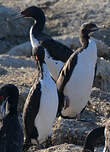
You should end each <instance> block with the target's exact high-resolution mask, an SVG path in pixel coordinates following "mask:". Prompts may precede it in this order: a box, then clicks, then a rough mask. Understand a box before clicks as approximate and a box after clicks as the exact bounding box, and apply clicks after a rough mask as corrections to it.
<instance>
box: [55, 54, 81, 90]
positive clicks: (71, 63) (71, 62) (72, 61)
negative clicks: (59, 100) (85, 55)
mask: <svg viewBox="0 0 110 152" xmlns="http://www.w3.org/2000/svg"><path fill="white" fill-rule="evenodd" d="M77 55H78V54H77V53H73V54H72V55H71V56H70V57H69V59H68V60H67V62H66V63H65V64H64V66H63V68H62V69H61V71H60V74H59V76H58V79H57V81H56V84H57V88H58V91H59V92H63V90H64V87H65V85H66V83H67V82H68V80H69V79H70V77H71V74H72V72H73V70H74V67H75V65H76V64H77Z"/></svg>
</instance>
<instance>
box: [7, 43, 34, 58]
mask: <svg viewBox="0 0 110 152" xmlns="http://www.w3.org/2000/svg"><path fill="white" fill-rule="evenodd" d="M31 49H32V47H31V43H30V42H29V41H28V42H26V43H23V44H20V45H17V46H15V47H14V48H12V49H11V50H10V51H9V52H8V53H7V54H9V55H13V56H26V57H30V56H31Z"/></svg>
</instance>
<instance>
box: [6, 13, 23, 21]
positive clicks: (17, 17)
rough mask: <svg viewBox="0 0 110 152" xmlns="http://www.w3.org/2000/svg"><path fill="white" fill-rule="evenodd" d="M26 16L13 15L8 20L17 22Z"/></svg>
mask: <svg viewBox="0 0 110 152" xmlns="http://www.w3.org/2000/svg"><path fill="white" fill-rule="evenodd" d="M24 17H25V15H23V14H21V13H18V14H16V15H13V16H12V17H11V18H7V21H16V20H18V19H21V18H24Z"/></svg>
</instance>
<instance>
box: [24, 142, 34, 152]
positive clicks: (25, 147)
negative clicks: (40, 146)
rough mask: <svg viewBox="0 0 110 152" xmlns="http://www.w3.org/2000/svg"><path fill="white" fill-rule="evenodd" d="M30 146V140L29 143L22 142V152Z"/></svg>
mask: <svg viewBox="0 0 110 152" xmlns="http://www.w3.org/2000/svg"><path fill="white" fill-rule="evenodd" d="M31 145H32V144H31V141H30V140H29V141H24V144H23V152H26V151H27V150H28V149H29V147H30V146H31Z"/></svg>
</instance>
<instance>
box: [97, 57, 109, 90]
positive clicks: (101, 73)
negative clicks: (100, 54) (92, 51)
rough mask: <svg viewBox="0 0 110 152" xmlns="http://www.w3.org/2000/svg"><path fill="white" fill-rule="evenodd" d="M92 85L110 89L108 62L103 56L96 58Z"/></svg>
mask: <svg viewBox="0 0 110 152" xmlns="http://www.w3.org/2000/svg"><path fill="white" fill-rule="evenodd" d="M94 86H96V87H98V88H101V89H102V90H104V91H110V62H109V61H107V60H104V59H103V58H98V60H97V71H96V77H95V82H94Z"/></svg>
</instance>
